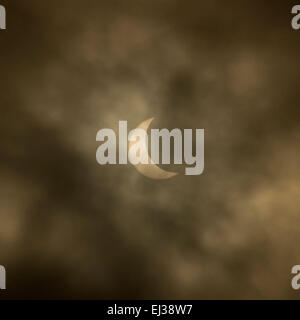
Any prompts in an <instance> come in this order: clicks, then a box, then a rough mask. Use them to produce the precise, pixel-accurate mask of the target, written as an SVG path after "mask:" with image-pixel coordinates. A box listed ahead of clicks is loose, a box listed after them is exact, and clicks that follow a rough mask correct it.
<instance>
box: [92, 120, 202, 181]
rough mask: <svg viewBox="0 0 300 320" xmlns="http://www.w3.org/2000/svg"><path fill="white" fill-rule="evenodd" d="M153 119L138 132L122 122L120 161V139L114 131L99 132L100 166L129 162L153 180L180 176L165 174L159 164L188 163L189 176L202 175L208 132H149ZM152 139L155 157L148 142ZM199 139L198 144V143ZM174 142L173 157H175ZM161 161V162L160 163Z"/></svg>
mask: <svg viewBox="0 0 300 320" xmlns="http://www.w3.org/2000/svg"><path fill="white" fill-rule="evenodd" d="M152 120H153V118H151V119H148V120H146V121H144V122H142V123H141V124H140V125H139V126H138V127H137V128H136V129H134V130H131V131H130V132H129V133H128V131H127V121H119V139H118V145H119V152H118V159H117V137H116V133H115V131H114V130H113V129H101V130H99V131H98V133H97V136H96V141H101V142H103V143H102V144H101V145H100V146H99V147H98V149H97V153H96V159H97V162H98V163H99V164H100V165H105V164H117V161H118V163H119V164H127V163H128V160H129V162H130V163H131V164H133V165H134V166H135V167H136V169H137V170H138V171H139V172H141V173H142V174H144V175H146V176H148V177H150V178H153V179H167V178H170V177H172V176H174V175H176V174H177V173H171V172H168V171H165V170H163V169H161V168H159V167H158V166H157V164H160V162H161V164H170V163H171V156H172V158H173V159H172V162H173V163H174V164H182V163H183V162H185V164H187V165H188V167H186V168H185V174H186V175H200V174H201V173H202V172H203V170H204V129H195V133H193V130H192V129H184V130H183V131H182V130H180V129H173V130H171V131H169V130H168V129H151V130H150V131H151V133H150V137H148V133H147V129H148V127H149V126H150V123H151V122H152ZM149 138H151V143H150V146H151V156H150V155H149V152H148V142H149V141H148V140H149ZM194 139H195V141H194ZM171 141H173V150H174V152H173V155H171ZM193 142H194V143H193ZM160 158H161V161H160Z"/></svg>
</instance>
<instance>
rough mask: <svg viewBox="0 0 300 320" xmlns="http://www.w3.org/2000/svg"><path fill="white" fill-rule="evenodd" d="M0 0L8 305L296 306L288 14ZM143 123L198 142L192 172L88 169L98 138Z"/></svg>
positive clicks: (294, 52)
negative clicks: (200, 169)
mask: <svg viewBox="0 0 300 320" xmlns="http://www.w3.org/2000/svg"><path fill="white" fill-rule="evenodd" d="M1 4H3V5H5V7H6V10H7V30H6V31H1V32H0V47H1V53H0V70H1V79H0V84H1V95H0V103H1V104H0V105H1V117H0V133H1V134H0V141H1V144H0V145H1V151H0V155H1V156H0V175H1V179H0V264H2V265H4V266H5V267H6V269H7V274H8V279H7V287H8V290H7V292H6V293H5V297H9V298H106V299H107V298H123V299H125V298H153V299H158V298H168V299H174V298H182V299H184V298H192V299H208V298H214V299H220V298H226V299H231V298H240V299H249V298H256V299H260V298H298V297H299V294H298V293H297V292H295V291H294V290H292V289H291V285H290V282H291V277H292V276H291V268H292V266H293V265H295V264H300V250H299V249H298V243H299V242H300V233H299V228H300V212H299V207H300V192H299V178H300V167H299V160H300V151H299V142H300V128H299V120H300V119H299V118H300V112H299V102H298V100H299V99H298V90H299V67H300V66H299V64H300V63H299V55H300V32H297V31H293V30H292V29H291V24H290V21H291V17H292V16H291V13H290V12H291V7H292V6H291V4H290V3H289V2H288V1H286V0H281V1H279V0H277V1H272V2H268V3H267V2H265V3H263V2H262V1H251V2H249V1H237V0H236V1H234V0H230V1H226V2H225V1H220V0H214V1H212V0H210V1H196V0H195V1H194V0H189V1H183V0H177V1H176V0H160V1H158V0H155V1H153V0H152V1H150V0H129V1H121V0H110V1H102V0H101V1H96V0H87V1H79V0H73V1H68V0H60V1H58V0H53V1H37V0H26V1H24V0H21V1H20V0H19V1H17V0H10V1H6V0H1ZM152 117H154V118H155V120H154V121H153V123H152V124H151V127H152V128H168V129H173V128H192V129H196V128H204V129H205V170H204V173H203V174H202V175H200V176H185V175H184V166H180V165H170V166H166V167H165V168H166V169H167V170H173V171H177V172H179V175H178V176H176V177H174V178H172V179H170V180H165V181H157V180H151V179H148V178H146V177H144V176H142V175H141V174H140V173H138V172H137V171H136V170H135V168H134V167H133V166H132V165H130V164H129V165H123V166H122V165H116V166H109V165H108V166H100V165H98V164H97V162H96V158H95V155H96V149H97V147H98V146H99V142H96V133H97V131H98V130H99V129H102V128H113V129H115V130H117V128H118V121H119V120H127V121H128V127H129V129H133V128H135V127H136V126H137V125H138V124H139V123H141V122H142V121H144V120H146V119H148V118H152ZM1 294H2V293H1Z"/></svg>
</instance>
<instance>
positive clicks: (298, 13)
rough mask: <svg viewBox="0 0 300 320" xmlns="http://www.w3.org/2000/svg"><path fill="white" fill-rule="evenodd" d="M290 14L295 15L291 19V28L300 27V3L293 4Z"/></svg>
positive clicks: (296, 28) (297, 28)
mask: <svg viewBox="0 0 300 320" xmlns="http://www.w3.org/2000/svg"><path fill="white" fill-rule="evenodd" d="M292 14H294V15H295V16H294V17H293V19H292V21H291V24H292V28H293V29H294V30H299V29H300V5H295V6H293V8H292Z"/></svg>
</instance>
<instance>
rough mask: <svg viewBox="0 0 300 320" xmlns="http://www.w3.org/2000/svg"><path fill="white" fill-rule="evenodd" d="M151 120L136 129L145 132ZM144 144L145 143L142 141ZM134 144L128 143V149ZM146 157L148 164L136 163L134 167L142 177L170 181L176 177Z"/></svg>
mask: <svg viewBox="0 0 300 320" xmlns="http://www.w3.org/2000/svg"><path fill="white" fill-rule="evenodd" d="M153 119H154V118H150V119H148V120H146V121H143V122H142V123H141V124H140V125H139V126H138V127H137V128H136V129H143V130H145V131H146V132H147V130H148V128H149V126H150V124H151V122H152V121H153ZM144 143H145V141H144ZM134 144H135V142H132V141H131V142H129V148H131V146H132V145H134ZM145 144H146V143H145ZM144 150H146V148H144ZM147 156H148V164H142V163H138V164H136V165H134V166H135V168H136V170H137V171H138V172H140V173H141V174H142V175H144V176H146V177H148V178H151V179H157V180H163V179H170V178H172V177H174V176H176V175H177V173H176V172H169V171H166V170H163V169H161V168H160V167H158V166H157V165H156V164H154V163H153V161H152V160H151V157H150V156H149V154H147Z"/></svg>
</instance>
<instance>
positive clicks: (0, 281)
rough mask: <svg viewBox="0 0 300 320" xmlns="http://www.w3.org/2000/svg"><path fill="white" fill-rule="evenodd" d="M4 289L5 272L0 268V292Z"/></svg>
mask: <svg viewBox="0 0 300 320" xmlns="http://www.w3.org/2000/svg"><path fill="white" fill-rule="evenodd" d="M4 289H6V271H5V268H4V267H3V266H0V290H4Z"/></svg>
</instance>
